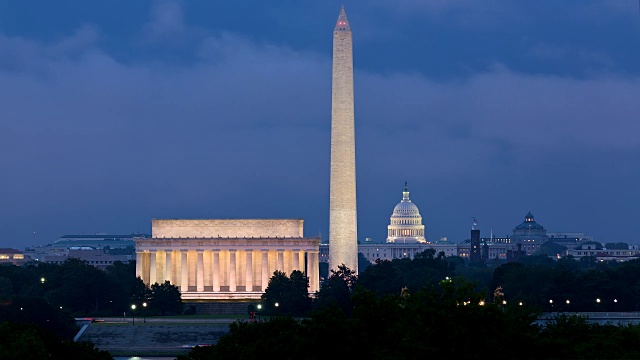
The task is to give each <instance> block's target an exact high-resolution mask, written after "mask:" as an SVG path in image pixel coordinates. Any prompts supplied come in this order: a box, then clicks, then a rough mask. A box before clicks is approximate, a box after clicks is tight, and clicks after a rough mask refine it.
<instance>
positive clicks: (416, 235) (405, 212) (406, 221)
mask: <svg viewBox="0 0 640 360" xmlns="http://www.w3.org/2000/svg"><path fill="white" fill-rule="evenodd" d="M426 242H427V240H426V239H425V237H424V225H422V216H420V211H419V210H418V207H417V206H416V204H414V203H412V202H411V199H409V189H408V188H407V183H406V182H405V183H404V191H403V192H402V201H400V202H399V203H398V205H396V207H395V208H394V209H393V214H392V215H391V223H390V224H389V226H388V227H387V243H403V244H406V243H426Z"/></svg>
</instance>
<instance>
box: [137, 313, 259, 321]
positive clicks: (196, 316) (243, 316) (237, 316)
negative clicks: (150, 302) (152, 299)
mask: <svg viewBox="0 0 640 360" xmlns="http://www.w3.org/2000/svg"><path fill="white" fill-rule="evenodd" d="M248 318H249V315H248V314H234V315H225V314H215V315H205V314H202V315H199V314H194V315H172V316H153V317H152V316H148V317H147V319H232V320H236V319H248Z"/></svg>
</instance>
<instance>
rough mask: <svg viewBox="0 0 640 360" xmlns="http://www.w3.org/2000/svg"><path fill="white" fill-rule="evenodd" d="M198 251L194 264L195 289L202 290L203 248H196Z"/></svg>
mask: <svg viewBox="0 0 640 360" xmlns="http://www.w3.org/2000/svg"><path fill="white" fill-rule="evenodd" d="M196 253H198V262H197V264H196V291H198V292H202V291H204V259H203V257H204V250H203V249H198V250H196Z"/></svg>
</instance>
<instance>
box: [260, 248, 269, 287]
mask: <svg viewBox="0 0 640 360" xmlns="http://www.w3.org/2000/svg"><path fill="white" fill-rule="evenodd" d="M260 275H261V277H262V284H261V285H262V291H263V292H264V291H265V290H266V289H267V286H268V285H269V275H271V274H269V249H262V271H261V274H260Z"/></svg>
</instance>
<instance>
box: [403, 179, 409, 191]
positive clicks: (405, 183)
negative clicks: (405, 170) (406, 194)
mask: <svg viewBox="0 0 640 360" xmlns="http://www.w3.org/2000/svg"><path fill="white" fill-rule="evenodd" d="M404 191H409V188H408V187H407V182H406V181H405V182H404Z"/></svg>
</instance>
